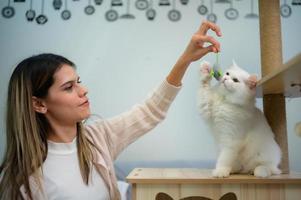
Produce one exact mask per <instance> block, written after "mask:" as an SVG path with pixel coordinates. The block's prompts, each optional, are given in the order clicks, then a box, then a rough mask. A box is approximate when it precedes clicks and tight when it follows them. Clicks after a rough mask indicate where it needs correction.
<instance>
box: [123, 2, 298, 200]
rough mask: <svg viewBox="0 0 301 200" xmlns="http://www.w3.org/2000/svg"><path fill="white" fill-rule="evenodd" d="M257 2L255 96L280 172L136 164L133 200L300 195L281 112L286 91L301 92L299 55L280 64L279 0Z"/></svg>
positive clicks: (257, 199) (264, 199) (266, 199)
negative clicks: (276, 148)
mask: <svg viewBox="0 0 301 200" xmlns="http://www.w3.org/2000/svg"><path fill="white" fill-rule="evenodd" d="M258 5H259V15H260V43H261V70H262V76H263V78H262V79H261V80H260V81H259V83H258V88H257V95H258V96H259V97H262V98H263V106H264V114H265V115H266V118H267V120H268V122H269V124H270V126H271V127H272V129H273V131H274V133H275V138H276V141H277V142H278V144H279V145H280V147H281V149H282V153H283V159H282V162H281V165H280V168H281V169H282V171H283V174H281V175H278V176H272V177H269V178H256V177H254V176H249V175H231V176H230V177H229V178H223V179H218V178H212V176H211V170H204V169H162V168H159V169H154V168H136V169H134V170H133V171H132V172H131V173H130V174H129V176H128V177H127V180H128V182H130V183H131V184H132V199H133V200H155V199H156V200H172V199H174V200H178V199H183V200H184V199H185V200H202V199H214V200H218V199H224V200H226V199H228V200H231V199H232V200H235V199H239V200H285V199H286V200H300V199H301V173H294V172H290V171H289V156H288V144H287V132H286V111H285V96H289V97H300V96H301V92H300V89H301V88H300V87H301V86H300V83H301V54H299V55H297V56H295V57H294V58H292V59H291V60H290V61H288V62H287V63H285V64H283V62H282V40H281V21H280V13H279V10H280V6H279V5H280V3H279V0H259V1H258ZM158 193H160V195H158ZM231 194H232V195H233V194H234V196H236V198H234V197H233V196H232V195H231ZM223 195H224V197H223V198H221V197H222V196H223ZM156 197H157V198H156ZM205 197H206V198H205Z"/></svg>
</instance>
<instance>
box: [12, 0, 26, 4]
mask: <svg viewBox="0 0 301 200" xmlns="http://www.w3.org/2000/svg"><path fill="white" fill-rule="evenodd" d="M14 2H15V3H24V2H25V0H14Z"/></svg>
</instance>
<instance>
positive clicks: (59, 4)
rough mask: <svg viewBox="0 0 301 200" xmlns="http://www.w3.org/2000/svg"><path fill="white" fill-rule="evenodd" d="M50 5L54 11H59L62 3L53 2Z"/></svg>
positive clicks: (59, 0)
mask: <svg viewBox="0 0 301 200" xmlns="http://www.w3.org/2000/svg"><path fill="white" fill-rule="evenodd" d="M52 5H53V8H54V10H59V9H61V7H62V5H63V2H62V0H53V2H52Z"/></svg>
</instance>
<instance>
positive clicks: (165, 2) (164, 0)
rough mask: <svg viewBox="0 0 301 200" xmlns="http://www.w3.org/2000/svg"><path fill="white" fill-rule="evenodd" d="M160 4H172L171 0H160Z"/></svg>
mask: <svg viewBox="0 0 301 200" xmlns="http://www.w3.org/2000/svg"><path fill="white" fill-rule="evenodd" d="M159 6H170V2H169V0H160V1H159Z"/></svg>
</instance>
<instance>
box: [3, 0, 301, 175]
mask: <svg viewBox="0 0 301 200" xmlns="http://www.w3.org/2000/svg"><path fill="white" fill-rule="evenodd" d="M280 3H281V6H282V7H281V24H282V45H283V46H282V50H283V60H284V62H286V61H287V60H289V59H290V58H292V57H293V56H295V55H297V54H298V53H300V52H301V38H300V37H301V35H300V33H301V25H300V21H301V5H300V1H294V0H293V1H291V0H287V1H283V0H281V1H280ZM0 9H1V11H2V12H1V16H0V52H1V53H0V159H1V160H2V158H3V154H4V150H5V145H6V144H5V111H6V93H7V86H8V81H9V78H10V75H11V73H12V70H13V69H14V67H15V66H16V65H17V64H18V63H19V62H20V61H21V60H23V59H24V58H27V57H29V56H32V55H36V54H40V53H46V52H49V53H55V54H60V55H63V56H65V57H67V58H68V59H70V60H72V61H73V62H75V64H76V65H77V70H78V74H79V75H80V76H81V80H82V83H83V84H84V85H85V86H86V87H88V89H89V94H88V96H89V98H90V101H91V109H92V113H94V114H98V115H100V116H102V117H103V118H109V117H112V116H115V115H118V114H119V113H121V112H123V111H126V110H128V109H130V108H131V107H132V106H133V105H134V104H136V103H139V102H142V101H143V100H144V99H145V98H146V97H147V95H148V93H149V92H151V91H152V90H153V88H154V87H156V86H157V85H159V84H160V83H161V82H162V81H163V79H164V78H165V77H166V75H167V73H168V72H169V70H170V69H171V68H172V66H173V65H174V64H175V62H176V61H177V59H178V57H179V56H180V55H181V53H182V52H183V51H184V49H185V47H186V45H187V44H188V42H189V40H190V38H191V36H192V34H193V33H194V32H196V31H197V30H198V28H199V26H200V24H201V22H202V21H203V20H206V19H208V20H211V21H215V22H216V23H217V24H218V25H219V26H220V27H221V30H222V33H223V37H222V38H219V39H218V40H219V41H220V43H221V53H220V56H219V59H220V60H219V61H220V64H221V66H222V67H223V69H225V68H227V67H228V66H229V65H230V64H231V63H232V60H233V59H234V60H235V61H236V63H237V64H238V65H239V66H240V67H242V68H244V69H245V70H247V71H248V72H249V73H255V74H258V76H259V77H261V65H260V40H259V19H258V17H257V14H258V3H257V1H252V0H232V1H231V0H229V1H225V0H219V1H215V0H214V1H213V0H212V1H211V0H203V1H202V0H131V1H129V0H128V1H125V0H111V1H110V0H103V1H101V0H61V1H60V0H59V1H57V0H54V1H53V0H1V1H0ZM267 31H269V30H267ZM209 34H210V35H212V36H214V34H213V33H212V32H210V33H209ZM202 60H207V61H209V62H211V63H213V62H215V55H214V54H210V55H207V56H205V57H204V58H202ZM200 62H201V61H196V62H194V63H193V64H191V66H190V68H189V69H188V71H187V73H186V75H185V77H184V80H183V88H182V90H181V91H180V93H179V95H178V96H177V98H176V100H175V101H174V102H173V104H172V106H171V108H170V110H169V112H168V115H167V118H166V120H165V121H163V123H161V124H159V126H158V127H156V128H155V129H154V130H152V131H151V132H149V133H148V134H146V135H144V136H143V137H141V138H140V139H139V140H137V141H136V142H134V143H133V144H132V145H130V146H129V147H128V148H127V149H126V150H125V151H124V152H123V153H122V154H121V155H120V156H119V157H118V160H117V161H116V162H117V163H137V164H133V165H131V166H135V165H137V167H140V165H141V163H149V164H150V165H151V164H152V165H156V164H154V163H158V166H159V165H160V164H159V163H171V164H170V165H171V166H172V165H173V163H197V165H196V166H198V167H213V166H214V162H215V159H216V147H215V144H214V141H213V137H212V136H211V135H210V133H209V131H208V128H207V125H206V124H205V123H204V121H203V120H202V119H201V117H200V116H199V113H198V109H197V107H196V98H197V95H196V94H197V89H198V86H199V79H198V67H199V64H200ZM257 106H258V107H259V108H261V109H262V99H260V98H258V99H257ZM286 110H287V130H288V131H287V132H288V142H289V156H290V168H291V170H293V171H301V157H300V152H301V138H300V137H298V136H296V134H295V133H294V126H295V124H296V123H297V122H298V121H300V120H301V112H300V111H301V98H287V99H286ZM138 163H140V164H138ZM120 165H121V168H122V164H120ZM175 165H177V164H175Z"/></svg>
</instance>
